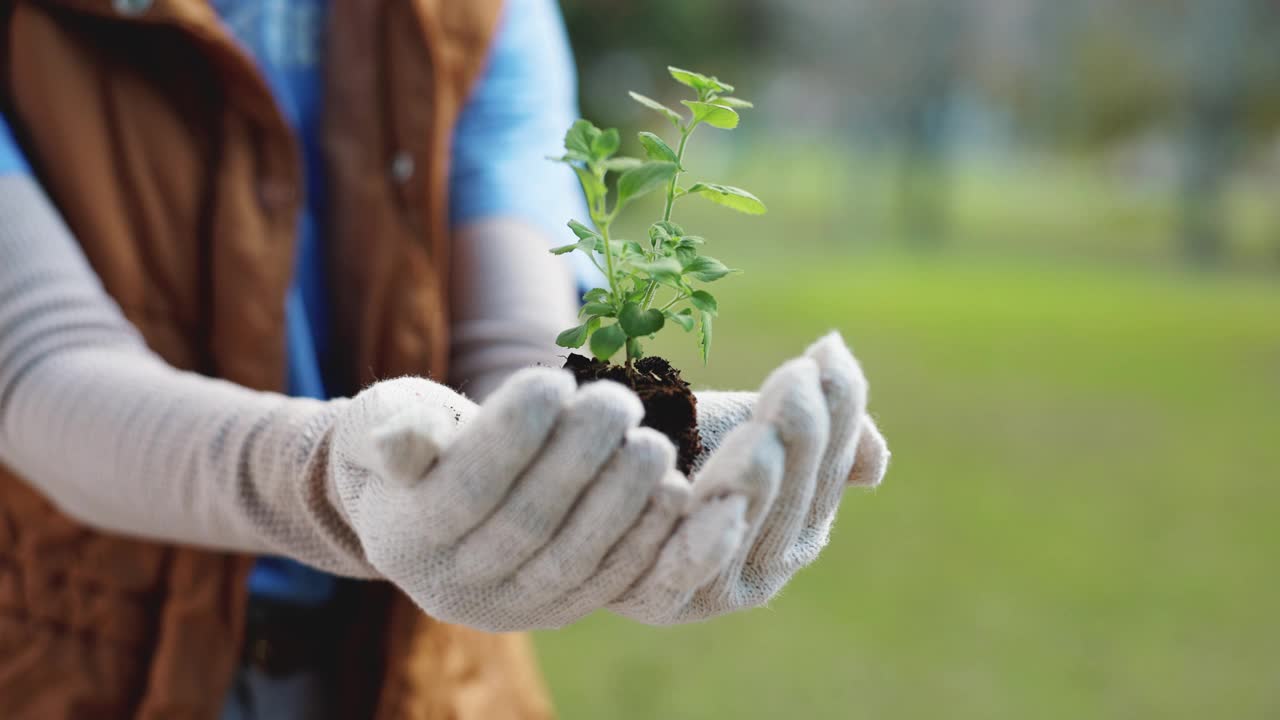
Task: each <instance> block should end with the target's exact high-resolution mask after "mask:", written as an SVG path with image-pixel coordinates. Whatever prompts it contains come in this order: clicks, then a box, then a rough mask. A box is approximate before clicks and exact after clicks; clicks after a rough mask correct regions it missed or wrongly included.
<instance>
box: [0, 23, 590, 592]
mask: <svg viewBox="0 0 1280 720" xmlns="http://www.w3.org/2000/svg"><path fill="white" fill-rule="evenodd" d="M213 6H214V8H215V9H216V10H217V12H218V14H219V15H220V16H221V17H222V19H223V22H224V24H225V26H226V27H227V29H228V30H229V31H230V33H231V34H232V35H233V36H234V37H235V38H236V39H237V40H238V41H239V42H240V43H241V45H243V46H244V48H245V49H246V50H247V51H248V52H249V54H251V55H252V56H253V57H254V58H255V60H256V61H257V63H258V68H259V71H260V72H261V73H262V76H263V78H264V79H265V80H266V82H267V84H268V86H269V87H270V88H271V91H272V93H273V94H274V95H275V99H276V102H277V104H278V105H279V107H280V110H281V112H282V113H283V114H284V116H285V118H286V119H287V120H288V122H289V124H290V125H291V126H292V127H293V129H294V130H295V132H296V133H297V134H298V137H299V139H300V140H301V148H302V155H303V163H304V166H305V167H304V171H305V178H306V202H305V203H304V205H303V207H302V209H301V211H300V214H299V217H298V244H297V253H296V256H295V261H294V276H293V283H292V285H291V287H290V288H289V291H288V295H287V297H286V300H285V303H286V305H285V318H286V334H287V338H286V339H287V343H288V350H289V353H288V363H289V365H288V392H289V394H291V395H295V396H305V397H315V398H327V397H329V396H330V393H329V388H331V387H332V385H331V383H328V382H327V378H328V377H329V373H328V371H329V369H330V368H332V367H334V365H335V359H334V358H333V353H334V352H335V349H334V348H333V347H332V345H331V336H330V332H329V316H330V315H329V313H330V302H331V298H330V296H329V288H328V283H327V277H328V272H327V268H326V266H325V253H324V252H323V243H324V236H323V233H322V229H321V218H323V217H324V208H325V168H324V166H323V162H322V158H321V155H320V152H319V137H320V133H319V130H320V123H321V116H322V108H323V106H324V98H323V96H322V77H323V75H322V64H323V61H324V58H323V48H324V46H325V43H324V34H325V32H326V30H327V27H328V25H327V11H328V0H214V2H213ZM576 86H577V80H576V75H575V73H574V67H573V59H572V55H571V54H570V52H569V45H568V41H567V38H566V36H565V30H564V24H563V21H562V19H561V17H560V13H559V8H558V7H557V5H556V3H555V0H508V1H507V2H506V4H505V5H504V9H503V17H502V18H501V20H500V25H499V28H498V32H497V35H496V36H495V39H494V43H493V45H492V48H491V49H490V56H489V59H488V64H487V66H486V68H485V70H484V73H483V75H482V77H481V79H480V81H479V83H478V84H477V87H476V88H475V90H474V92H473V95H472V97H471V98H470V99H469V100H468V102H467V104H466V105H465V106H464V108H463V110H462V114H461V116H460V117H459V120H458V124H457V129H456V130H455V137H454V144H453V157H452V165H451V168H452V169H451V175H450V178H449V180H450V207H449V211H450V221H451V223H452V224H453V225H454V226H458V225H461V224H464V223H467V222H469V221H473V220H476V219H478V218H483V217H491V216H504V217H512V216H515V217H520V218H522V219H525V220H527V221H529V222H531V223H533V224H534V225H535V226H539V227H542V228H544V229H545V230H546V231H547V238H548V240H549V241H552V244H557V245H558V244H563V243H564V242H568V240H567V239H564V237H565V234H566V233H567V232H568V231H567V230H566V229H565V225H564V224H565V222H566V221H567V220H568V218H571V217H576V218H579V219H583V220H585V219H586V208H585V205H584V203H583V200H582V194H581V191H580V190H579V189H578V187H577V179H576V178H575V177H574V176H573V173H572V171H570V170H569V169H568V168H567V167H565V166H563V165H559V164H555V163H552V162H549V161H547V160H546V158H547V156H550V155H559V154H560V149H561V143H562V138H563V135H564V131H565V129H566V128H568V127H569V125H570V123H572V122H573V120H574V118H576V117H577V114H578V110H577V97H576ZM29 172H30V169H29V168H28V166H27V163H26V161H25V159H24V157H23V155H22V152H21V149H20V148H19V147H18V146H17V145H16V144H15V142H14V140H13V137H12V134H11V133H10V131H9V128H8V126H7V124H6V123H5V122H4V118H3V117H0V173H29ZM575 262H579V261H575ZM575 267H576V269H577V271H578V273H579V277H580V278H582V280H583V282H589V279H590V278H592V277H593V276H592V274H591V271H592V268H591V267H590V265H589V264H585V265H584V264H581V263H579V264H577V265H576V266H575ZM334 586H335V578H333V577H332V576H330V575H327V574H325V573H322V572H319V571H317V570H314V569H312V568H309V567H306V566H304V565H301V564H299V563H295V562H293V561H290V560H286V559H283V558H261V559H260V560H259V561H258V563H257V564H256V565H255V567H254V570H253V573H252V574H251V575H250V578H249V587H250V590H251V592H253V593H255V594H259V595H266V596H270V597H274V598H278V599H284V600H289V601H291V602H296V603H304V604H315V603H320V602H323V601H324V600H326V599H327V598H328V597H330V596H331V595H332V593H333V589H334Z"/></svg>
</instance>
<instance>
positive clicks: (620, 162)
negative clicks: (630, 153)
mask: <svg viewBox="0 0 1280 720" xmlns="http://www.w3.org/2000/svg"><path fill="white" fill-rule="evenodd" d="M643 164H644V161H643V160H641V159H639V158H633V157H616V158H609V159H608V160H605V161H604V168H605V169H606V170H609V171H610V172H623V171H625V170H630V169H631V168H634V167H640V166H641V165H643Z"/></svg>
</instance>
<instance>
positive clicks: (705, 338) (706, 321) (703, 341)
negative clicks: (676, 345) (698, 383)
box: [592, 311, 711, 365]
mask: <svg viewBox="0 0 1280 720" xmlns="http://www.w3.org/2000/svg"><path fill="white" fill-rule="evenodd" d="M699 319H700V320H701V321H702V323H701V324H700V325H699V326H698V350H699V352H700V353H701V355H702V364H703V365H706V364H707V358H708V357H709V356H710V355H711V313H709V312H705V311H704V312H701V313H699ZM594 342H595V339H594V338H592V343H593V344H594Z"/></svg>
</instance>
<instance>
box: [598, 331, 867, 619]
mask: <svg viewBox="0 0 1280 720" xmlns="http://www.w3.org/2000/svg"><path fill="white" fill-rule="evenodd" d="M866 400H867V383H866V379H865V378H864V376H863V374H862V370H861V368H859V366H858V363H857V361H855V360H854V358H853V356H852V355H851V354H850V352H849V350H848V349H847V348H846V347H845V344H844V341H843V340H842V339H841V338H840V336H839V335H838V334H836V333H832V334H830V335H827V336H826V337H824V338H822V339H821V340H819V341H818V342H817V343H815V344H814V345H812V346H811V347H810V348H809V349H808V350H807V351H806V352H805V354H804V356H803V357H801V358H797V359H794V360H791V361H789V362H787V363H785V364H784V365H782V366H781V367H780V368H778V369H777V370H775V371H774V372H773V374H771V375H770V376H769V378H768V379H767V380H766V381H765V383H764V385H763V387H762V388H761V391H760V394H759V395H758V396H754V395H753V394H751V393H699V394H698V418H699V426H700V429H701V431H702V438H703V442H704V444H705V445H706V446H707V447H706V451H705V452H704V456H703V457H702V458H700V459H699V464H700V468H699V469H698V470H696V471H695V474H694V481H693V496H692V498H691V501H690V502H691V508H692V510H691V511H690V513H689V514H688V516H687V519H685V520H684V521H683V523H682V524H681V526H680V527H679V529H678V530H677V531H676V532H675V533H674V535H673V536H672V537H671V539H670V540H669V541H667V542H666V543H665V545H664V548H663V551H662V554H661V556H660V558H659V559H658V561H657V563H656V564H655V565H654V567H653V568H652V569H651V570H650V571H649V572H648V573H646V574H645V576H644V577H643V578H642V579H640V580H639V582H637V583H636V584H635V585H633V586H631V587H630V588H629V589H628V590H627V591H626V592H625V594H623V595H622V596H621V597H620V598H618V599H617V600H615V601H614V602H612V603H610V605H609V608H610V609H611V610H612V611H614V612H616V613H618V614H621V615H624V616H626V617H629V618H633V619H635V620H639V621H641V622H645V623H649V624H655V625H670V624H675V623H684V622H692V621H697V620H703V619H707V618H710V617H714V616H717V615H722V614H725V613H729V612H733V611H735V610H741V609H745V608H750V607H755V606H758V605H762V604H764V603H765V602H767V601H768V600H769V599H770V598H772V597H773V596H774V595H776V594H777V592H778V591H779V590H780V589H781V588H782V586H783V585H785V584H786V583H787V582H788V581H789V580H790V579H791V577H792V576H793V575H795V573H796V572H797V571H799V570H800V568H802V567H804V566H806V565H808V564H809V563H811V562H813V561H814V559H815V558H816V557H817V555H818V553H819V551H821V549H822V548H823V546H825V545H826V543H827V540H828V538H829V536H830V531H831V524H832V521H833V520H834V518H835V513H836V509H837V507H838V505H839V502H840V498H841V496H842V494H843V493H844V489H845V486H846V485H857V486H863V487H873V486H875V485H877V484H878V483H879V482H880V480H881V478H882V477H883V475H884V471H885V468H886V466H887V463H888V459H889V452H888V449H887V447H886V446H885V442H884V439H883V437H882V436H881V435H880V433H879V431H878V430H877V429H876V427H875V425H874V424H873V423H872V421H871V419H870V417H868V416H867V414H866ZM725 513H728V514H729V515H731V516H734V517H735V518H736V519H737V520H738V521H739V522H738V524H736V525H735V524H734V523H732V522H729V523H726V522H724V521H723V519H722V518H721V517H719V516H721V515H723V514H725ZM717 533H719V534H717ZM726 547H727V548H728V549H727V550H726ZM708 553H723V555H721V556H720V557H718V558H716V559H718V560H722V561H723V562H722V564H721V565H720V567H718V568H717V569H716V570H715V571H713V572H712V573H711V574H709V575H704V576H703V577H702V578H699V579H698V580H700V582H698V586H697V588H696V589H690V584H691V579H693V576H694V575H696V573H698V572H701V571H703V570H704V569H705V568H706V567H707V565H708V560H707V555H708Z"/></svg>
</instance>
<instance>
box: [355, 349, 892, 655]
mask: <svg viewBox="0 0 1280 720" xmlns="http://www.w3.org/2000/svg"><path fill="white" fill-rule="evenodd" d="M753 399H754V396H753V395H752V394H748V393H725V394H700V395H699V408H700V420H702V419H703V418H705V423H704V427H703V429H704V441H705V442H706V444H707V447H708V449H709V450H708V453H707V457H706V458H704V459H700V463H702V464H703V466H702V469H701V470H699V471H698V472H696V474H695V480H694V482H693V483H690V482H689V480H688V479H686V478H685V477H684V476H683V475H681V474H679V473H678V472H676V471H675V470H674V462H675V451H674V448H673V447H672V446H671V443H670V442H669V441H668V440H667V439H666V438H665V437H664V436H662V435H660V434H658V433H656V432H654V431H651V430H649V429H647V428H640V427H637V425H638V423H639V421H640V418H641V415H642V412H643V410H642V407H641V406H640V403H639V401H638V400H637V399H636V398H635V396H634V395H633V394H632V393H631V392H629V391H627V390H626V389H624V388H622V387H621V386H619V385H616V384H613V383H608V382H600V383H593V384H590V385H587V386H585V387H583V388H577V387H575V384H574V381H573V379H572V377H571V376H569V375H568V374H567V373H564V372H562V371H556V370H544V369H531V370H524V371H521V372H519V373H517V374H516V375H515V376H513V378H512V379H511V380H510V381H508V382H507V383H506V384H505V385H504V386H502V387H501V388H500V389H499V390H498V391H497V393H495V394H494V395H493V396H492V397H491V398H489V400H488V401H487V402H486V403H485V405H484V406H483V407H481V408H479V409H477V408H476V407H475V406H474V405H473V404H471V403H469V402H467V401H465V400H464V399H462V398H461V397H460V396H458V395H456V394H454V393H452V392H451V391H449V390H448V389H447V388H444V387H443V386H440V385H436V384H434V383H430V382H427V381H425V380H420V379H412V378H406V379H402V380H395V381H390V382H384V383H380V384H378V385H375V386H373V387H372V388H370V389H369V390H366V391H365V392H364V393H361V395H359V396H357V397H356V399H355V400H354V402H353V404H352V407H351V408H350V409H349V410H348V411H347V412H346V413H344V417H343V418H342V419H340V420H339V422H338V426H337V428H336V431H335V436H334V449H333V453H334V456H335V459H336V461H335V462H334V463H332V464H331V469H330V472H331V485H332V488H333V493H334V497H333V498H332V503H333V505H334V506H336V507H338V508H340V509H341V513H342V515H343V516H344V518H345V519H346V520H347V523H348V524H349V525H350V527H351V528H352V529H353V530H354V531H355V534H356V535H357V536H358V541H359V543H360V544H361V546H362V547H363V548H364V553H365V555H366V557H367V558H368V561H369V562H370V564H371V565H372V566H373V567H374V568H375V569H376V570H377V572H378V573H379V574H381V575H383V576H384V577H386V578H388V579H390V580H392V581H393V582H395V583H396V584H397V585H398V586H400V587H401V589H403V590H404V591H405V592H406V593H407V594H408V595H409V596H410V597H411V598H413V599H414V600H415V601H416V602H417V603H418V604H419V605H420V606H421V607H422V608H423V609H424V610H426V611H427V612H428V613H429V614H431V615H433V616H434V617H437V618H439V619H442V620H445V621H448V622H456V623H462V624H466V625H470V626H472V627H478V628H481V629H486V630H493V631H502V630H516V629H532V628H540V627H559V626H562V625H566V624H569V623H571V622H574V621H576V620H578V619H580V618H582V617H584V616H585V615H588V614H590V613H591V612H594V611H595V610H598V609H600V608H602V607H605V606H609V607H611V608H612V609H614V610H615V611H617V612H620V613H621V614H624V615H627V616H630V617H634V618H636V619H638V620H641V621H643V622H649V623H655V624H667V623H675V622H683V621H688V620H694V619H701V618H703V617H709V616H711V615H716V614H721V613H724V612H729V611H732V610H735V609H740V608H744V607H750V606H752V605H755V604H759V603H761V602H763V601H764V600H766V599H767V598H768V597H770V596H772V595H773V594H774V593H775V592H776V591H777V589H778V588H779V587H781V585H782V584H783V583H785V582H786V581H787V580H788V579H789V578H790V577H791V575H793V574H794V572H795V571H796V570H798V569H799V567H801V566H803V565H804V564H807V563H808V562H811V561H812V559H813V557H814V556H815V555H816V553H817V551H818V550H819V549H820V548H821V546H822V544H824V543H825V540H826V536H827V531H828V529H829V526H830V522H831V515H832V514H834V510H835V506H836V503H837V502H838V500H839V495H840V492H841V491H842V490H843V487H844V484H845V482H846V480H848V481H852V482H855V483H859V484H875V483H876V482H878V481H879V478H880V475H881V474H882V473H883V469H884V463H885V460H886V459H887V452H886V451H885V450H884V444H883V440H881V439H880V436H879V434H878V433H877V432H876V431H875V429H874V426H871V425H870V421H869V419H867V418H866V416H865V415H864V414H863V409H864V405H865V381H864V380H863V379H862V376H861V373H860V371H858V368H857V365H856V363H854V361H853V359H852V357H851V356H850V355H849V353H848V351H847V350H846V349H845V348H844V346H843V343H842V342H841V341H840V339H839V337H838V336H829V337H828V338H825V339H824V340H823V341H820V342H819V343H818V344H816V345H815V346H814V347H813V348H811V349H810V351H809V353H808V354H807V357H806V358H801V359H797V360H794V361H792V362H790V363H788V364H786V365H784V366H783V367H782V368H780V369H779V370H778V371H776V372H775V373H774V374H773V375H772V376H771V377H770V379H769V381H767V382H766V383H765V387H764V389H763V390H762V392H761V394H760V396H759V400H758V401H756V402H753ZM459 427H460V429H458V428H459ZM832 428H834V429H835V432H834V433H832V432H831V430H832ZM829 437H832V438H839V440H836V441H832V442H828V438H829ZM858 438H861V448H862V449H861V455H862V457H860V458H859V462H860V464H859V466H858V468H859V472H857V473H852V474H851V467H852V466H853V461H854V455H853V453H854V447H855V445H854V443H855V442H857V439H858ZM748 555H750V556H751V557H750V561H748ZM750 573H763V576H762V577H763V579H764V580H765V582H764V583H763V584H755V583H752V584H751V586H750V590H751V591H750V592H746V591H744V590H743V586H744V585H747V583H746V582H745V581H744V580H743V578H744V577H750V575H749V574H750Z"/></svg>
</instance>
